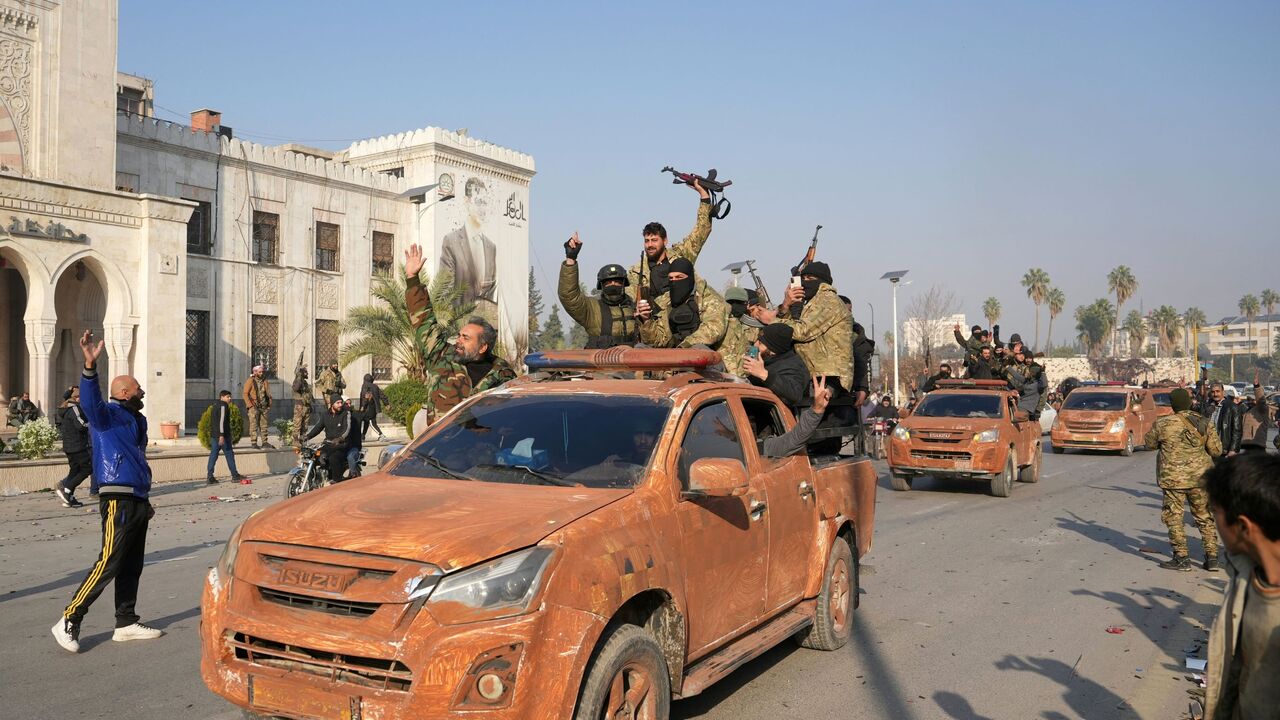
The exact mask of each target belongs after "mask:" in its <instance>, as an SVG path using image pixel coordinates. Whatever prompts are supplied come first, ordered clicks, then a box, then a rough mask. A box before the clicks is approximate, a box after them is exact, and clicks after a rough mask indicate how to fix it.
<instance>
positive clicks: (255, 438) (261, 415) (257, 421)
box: [248, 407, 271, 445]
mask: <svg viewBox="0 0 1280 720" xmlns="http://www.w3.org/2000/svg"><path fill="white" fill-rule="evenodd" d="M248 410H249V441H250V442H252V443H253V444H254V445H258V444H260V443H265V442H266V441H267V429H268V428H269V427H271V426H270V424H269V423H268V422H267V414H268V411H267V408H263V407H251V408H248ZM259 438H261V440H259Z"/></svg>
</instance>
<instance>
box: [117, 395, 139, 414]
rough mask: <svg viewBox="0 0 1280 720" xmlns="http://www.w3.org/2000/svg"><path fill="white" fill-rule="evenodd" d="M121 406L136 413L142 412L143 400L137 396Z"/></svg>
mask: <svg viewBox="0 0 1280 720" xmlns="http://www.w3.org/2000/svg"><path fill="white" fill-rule="evenodd" d="M121 404H122V405H124V406H125V407H126V408H129V409H130V410H132V411H134V412H142V398H141V397H138V396H136V395H135V396H134V397H131V398H129V399H128V400H125V401H124V402H123V403H121Z"/></svg>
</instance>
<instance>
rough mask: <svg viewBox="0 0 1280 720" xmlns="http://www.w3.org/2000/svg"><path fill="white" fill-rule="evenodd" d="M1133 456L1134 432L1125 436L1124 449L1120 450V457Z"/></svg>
mask: <svg viewBox="0 0 1280 720" xmlns="http://www.w3.org/2000/svg"><path fill="white" fill-rule="evenodd" d="M1132 456H1133V433H1129V434H1128V435H1126V436H1125V441H1124V449H1123V450H1121V451H1120V457H1132Z"/></svg>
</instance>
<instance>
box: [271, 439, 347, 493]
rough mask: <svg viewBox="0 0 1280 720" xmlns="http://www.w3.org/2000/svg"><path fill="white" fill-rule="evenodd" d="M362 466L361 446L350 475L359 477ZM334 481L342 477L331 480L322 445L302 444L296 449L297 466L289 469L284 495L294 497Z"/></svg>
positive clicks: (340, 480)
mask: <svg viewBox="0 0 1280 720" xmlns="http://www.w3.org/2000/svg"><path fill="white" fill-rule="evenodd" d="M364 466H365V461H364V449H363V448H361V449H360V457H359V459H358V460H357V461H356V466H355V467H353V468H351V477H353V478H355V477H360V468H362V467H364ZM335 482H342V478H338V479H337V480H333V479H331V478H330V477H329V467H328V466H327V465H326V464H325V448H324V445H315V446H304V447H303V448H302V449H301V450H299V451H298V464H297V466H296V467H294V468H293V469H292V470H290V471H289V480H288V482H287V483H286V484H285V495H286V496H287V497H295V496H298V495H301V494H302V493H304V492H310V491H312V490H319V489H320V488H323V487H328V486H330V485H333V484H334V483H335Z"/></svg>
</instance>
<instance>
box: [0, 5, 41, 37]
mask: <svg viewBox="0 0 1280 720" xmlns="http://www.w3.org/2000/svg"><path fill="white" fill-rule="evenodd" d="M38 22H39V18H37V17H36V16H35V15H32V14H31V13H24V12H22V11H21V10H15V9H13V8H9V7H5V8H0V26H2V27H4V29H5V30H12V31H14V32H19V33H25V32H28V31H30V30H34V29H35V27H36V24H37V23H38Z"/></svg>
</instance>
